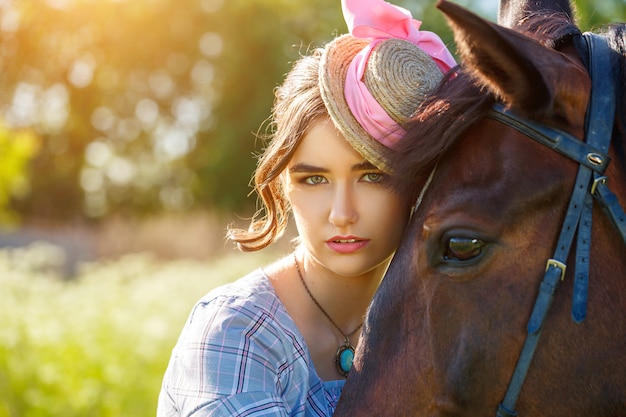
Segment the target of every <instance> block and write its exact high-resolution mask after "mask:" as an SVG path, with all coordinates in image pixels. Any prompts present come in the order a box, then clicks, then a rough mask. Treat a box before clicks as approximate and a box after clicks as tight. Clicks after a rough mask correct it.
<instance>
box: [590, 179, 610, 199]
mask: <svg viewBox="0 0 626 417" xmlns="http://www.w3.org/2000/svg"><path fill="white" fill-rule="evenodd" d="M607 180H608V178H607V177H598V178H596V179H595V180H593V184H591V195H593V194H594V193H595V192H596V187H597V186H598V184H606V181H607Z"/></svg>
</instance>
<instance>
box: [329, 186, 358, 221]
mask: <svg viewBox="0 0 626 417" xmlns="http://www.w3.org/2000/svg"><path fill="white" fill-rule="evenodd" d="M357 218H358V211H357V207H356V202H355V196H354V193H353V190H351V189H350V187H348V186H343V185H342V186H337V188H336V189H335V192H334V194H333V201H332V206H331V208H330V214H329V216H328V220H329V221H330V223H331V224H332V225H334V226H335V227H344V226H347V225H349V224H352V223H355V222H356V220H357Z"/></svg>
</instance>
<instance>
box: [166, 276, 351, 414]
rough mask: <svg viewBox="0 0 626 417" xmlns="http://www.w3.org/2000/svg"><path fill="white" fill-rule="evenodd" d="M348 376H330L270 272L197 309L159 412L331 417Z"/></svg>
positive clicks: (214, 294)
mask: <svg viewBox="0 0 626 417" xmlns="http://www.w3.org/2000/svg"><path fill="white" fill-rule="evenodd" d="M344 382H345V381H343V380H338V381H326V382H324V381H322V380H321V379H320V378H319V377H318V376H317V373H316V372H315V368H314V366H313V362H312V360H311V357H310V355H309V352H308V350H307V347H306V344H305V342H304V338H303V337H302V335H301V334H300V331H299V330H298V328H297V327H296V325H295V323H294V322H293V320H292V319H291V317H290V316H289V314H288V313H287V311H286V310H285V307H284V306H283V304H282V303H281V302H280V300H279V299H278V296H277V295H276V292H275V291H274V287H273V286H272V284H271V283H270V281H269V279H268V277H267V276H266V275H265V274H264V273H263V271H262V270H260V269H259V270H256V271H254V272H252V273H250V274H249V275H247V276H245V277H243V278H241V279H240V280H238V281H236V282H234V283H232V284H228V285H225V286H222V287H219V288H216V289H214V290H213V291H211V292H210V293H208V294H207V295H206V296H205V297H203V298H202V299H201V300H200V301H199V302H198V303H197V304H196V305H195V306H194V308H193V310H192V311H191V314H190V316H189V319H188V320H187V323H186V324H185V327H184V328H183V330H182V333H181V335H180V337H179V339H178V342H177V344H176V346H175V347H174V350H173V351H172V356H171V358H170V362H169V365H168V368H167V370H166V372H165V376H164V379H163V386H162V388H161V393H160V395H159V403H158V409H157V417H172V416H194V417H201V416H228V417H231V416H254V417H259V416H331V415H332V413H333V411H334V409H335V406H336V405H337V401H338V400H339V395H340V394H341V389H342V388H343V385H344Z"/></svg>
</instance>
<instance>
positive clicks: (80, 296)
mask: <svg viewBox="0 0 626 417" xmlns="http://www.w3.org/2000/svg"><path fill="white" fill-rule="evenodd" d="M61 257H62V253H60V252H59V249H57V248H55V247H53V246H49V245H45V244H36V245H33V246H31V247H29V248H26V249H19V250H17V249H14V250H4V251H0V322H2V323H3V325H2V326H0V417H44V416H45V417H47V416H64V417H78V416H81V417H84V416H90V417H100V416H101V417H105V416H106V417H119V416H133V417H142V416H146V417H148V416H154V414H155V412H156V401H157V397H158V392H159V389H160V383H161V379H162V377H163V372H164V371H165V367H166V366H167V361H168V359H169V355H170V352H171V349H172V347H173V346H174V343H175V341H176V338H177V336H178V334H179V332H180V330H181V329H182V325H183V323H184V321H185V319H186V317H187V315H188V314H189V311H190V310H191V306H192V305H193V303H194V302H195V301H196V300H197V299H199V298H200V297H201V296H202V295H203V294H204V293H205V292H206V291H208V290H209V289H211V288H213V287H214V286H216V285H218V284H222V283H225V282H229V281H232V280H233V279H236V278H238V277H239V276H242V275H243V274H245V273H247V272H249V271H250V270H252V268H254V267H256V266H259V265H261V263H262V262H264V261H265V260H266V258H265V257H267V255H265V257H264V256H261V255H253V254H249V255H248V254H246V255H238V256H233V257H227V258H225V259H220V260H216V261H215V262H211V263H208V264H207V263H200V262H193V261H182V260H181V261H172V262H157V261H156V260H155V259H153V258H152V257H151V256H149V255H146V254H136V255H128V256H126V257H123V258H121V259H119V260H116V261H109V262H104V261H103V262H99V263H94V264H91V265H85V266H84V267H83V268H82V270H81V272H80V273H79V274H78V276H77V277H76V278H75V279H74V280H71V281H63V280H61V279H60V278H59V275H58V274H57V272H56V268H55V267H56V266H57V265H58V264H59V261H60V258H61Z"/></svg>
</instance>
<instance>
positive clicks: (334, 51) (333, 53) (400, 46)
mask: <svg viewBox="0 0 626 417" xmlns="http://www.w3.org/2000/svg"><path fill="white" fill-rule="evenodd" d="M368 44H369V41H368V40H365V39H359V38H355V37H353V36H351V35H343V36H340V37H338V38H336V39H335V40H333V41H332V42H331V43H329V44H328V45H327V46H326V48H325V50H324V53H323V54H322V59H321V63H320V73H319V80H320V81H319V82H320V90H321V95H322V99H323V100H324V103H325V105H326V107H327V109H328V112H329V115H330V117H331V118H332V120H333V122H334V123H335V125H336V126H337V128H338V129H339V131H340V132H341V133H342V134H343V135H344V137H345V138H346V140H347V141H348V142H349V143H350V144H351V145H352V147H353V148H354V149H356V150H357V151H358V152H359V153H360V154H361V155H362V156H363V157H364V158H365V159H367V160H368V161H370V162H371V163H373V164H374V165H376V166H377V167H378V168H380V169H382V170H383V171H386V172H392V171H393V170H392V167H391V164H390V159H391V157H392V155H393V150H391V149H390V148H388V147H387V146H385V145H383V144H382V143H381V142H379V141H378V140H376V139H375V138H373V137H372V136H371V135H370V134H369V133H368V132H367V131H366V130H365V129H364V128H363V126H362V125H361V124H360V123H359V122H358V121H357V120H356V118H355V117H354V115H353V114H352V112H351V111H350V107H349V106H348V103H347V101H346V98H345V80H346V75H347V73H348V67H349V66H350V63H351V62H352V60H353V59H354V57H355V56H356V55H357V54H358V53H359V52H361V51H362V50H363V48H365V47H366V46H367V45H368ZM442 78H443V74H442V72H441V71H440V70H439V68H438V67H437V65H436V64H435V62H434V61H433V59H432V58H431V57H430V56H429V55H428V54H427V53H426V52H424V51H423V50H421V49H420V48H419V47H417V46H416V45H415V44H413V43H411V42H409V41H406V40H403V39H396V38H391V39H386V40H383V41H381V42H379V43H377V44H376V45H375V46H374V48H373V50H372V51H371V53H370V56H369V59H368V62H367V67H366V70H365V77H364V80H363V82H364V83H365V85H366V86H367V89H368V91H369V92H370V94H371V95H372V96H373V97H374V98H375V99H376V101H377V102H378V103H379V105H380V106H381V107H382V108H383V109H384V110H385V112H386V113H387V114H388V116H389V117H391V118H392V119H393V120H394V121H395V122H396V123H397V124H398V125H399V126H401V125H403V124H405V123H406V122H407V121H408V120H409V119H410V118H411V117H412V116H413V114H414V113H415V111H416V110H417V108H418V107H419V105H420V104H421V103H422V102H423V101H424V99H425V98H426V97H427V95H428V94H429V93H430V92H431V91H432V90H433V89H434V88H435V87H436V86H437V84H438V83H439V82H440V81H441V79H442Z"/></svg>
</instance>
